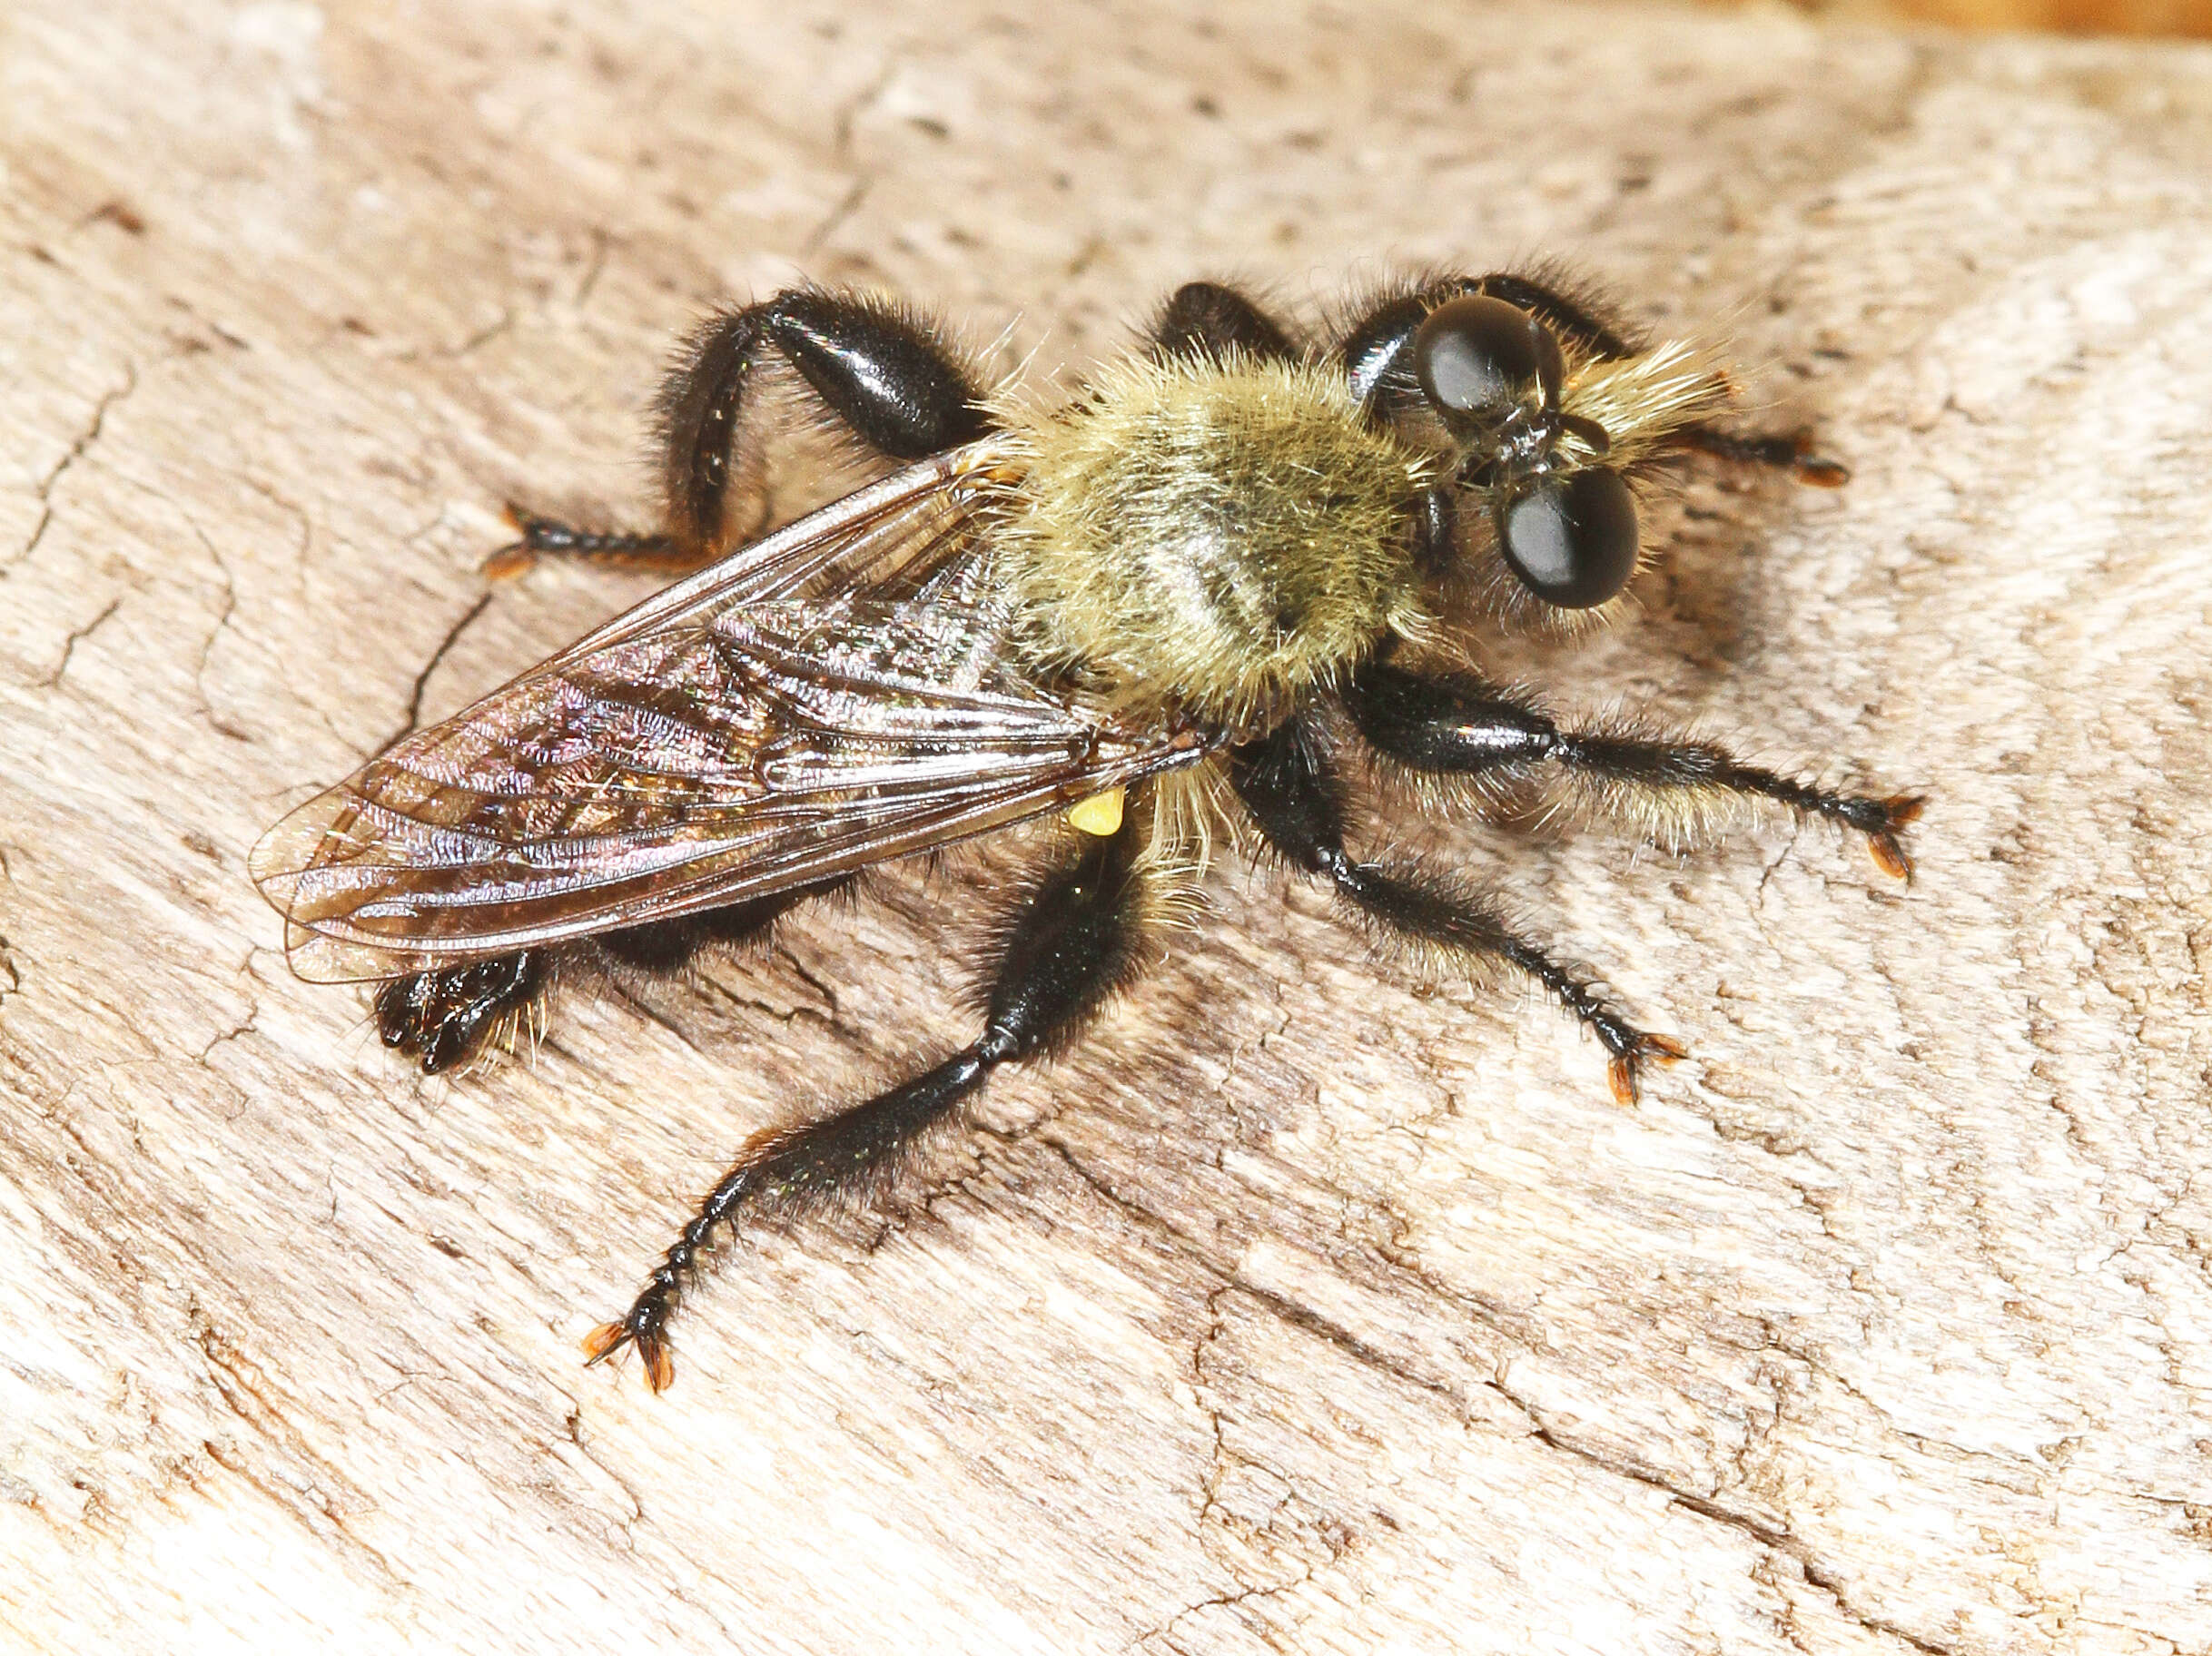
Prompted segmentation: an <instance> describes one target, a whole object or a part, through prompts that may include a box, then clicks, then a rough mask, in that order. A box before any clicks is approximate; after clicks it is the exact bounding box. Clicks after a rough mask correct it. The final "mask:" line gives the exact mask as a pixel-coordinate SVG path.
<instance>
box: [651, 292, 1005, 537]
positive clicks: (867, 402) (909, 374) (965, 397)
mask: <svg viewBox="0 0 2212 1656" xmlns="http://www.w3.org/2000/svg"><path fill="white" fill-rule="evenodd" d="M766 350H775V351H777V352H779V353H780V354H781V355H782V356H783V357H784V358H785V360H787V361H788V362H789V363H790V364H791V365H792V367H794V368H795V369H796V370H798V372H799V375H800V377H801V378H802V379H804V380H805V381H806V383H807V385H808V386H809V387H810V388H811V389H813V391H814V393H815V396H816V397H818V398H820V399H821V400H822V403H823V405H824V407H825V408H826V409H828V410H829V411H830V413H831V414H832V415H834V417H835V418H836V419H838V420H840V421H841V422H842V423H843V424H844V425H845V426H846V427H848V428H849V429H851V430H852V432H853V433H854V436H856V437H858V438H859V439H861V441H863V442H864V443H866V444H867V445H868V446H869V447H870V448H872V449H875V450H876V451H877V452H878V453H880V454H884V455H887V456H889V457H890V458H893V459H894V460H919V459H923V458H926V457H928V456H930V455H933V454H940V453H943V451H944V450H945V449H954V448H958V447H959V446H960V445H961V444H963V443H966V442H972V441H973V440H974V439H976V438H979V437H981V436H983V433H984V432H985V431H986V430H988V429H990V421H989V419H988V417H987V416H986V415H985V414H984V413H983V409H980V408H979V407H977V406H976V405H977V402H978V401H979V399H981V397H982V395H983V392H982V389H981V388H980V387H979V386H978V385H977V384H976V382H975V379H974V376H973V372H972V371H971V370H969V369H968V367H967V365H966V364H964V363H963V362H962V361H961V360H959V359H958V358H957V357H956V356H954V354H953V350H952V349H951V347H950V346H948V345H947V344H946V343H945V342H944V340H943V338H941V337H940V336H939V334H938V332H937V330H935V329H934V328H933V327H931V326H930V325H929V324H928V323H926V322H924V321H923V320H921V319H920V318H919V317H917V316H915V315H913V314H912V313H911V312H909V311H905V310H904V309H903V308H901V307H899V306H896V305H893V304H889V303H886V302H884V301H880V300H874V299H867V298H862V297H859V296H857V295H851V294H841V293H825V292H822V291H818V290H815V289H812V288H797V289H794V290H792V291H789V292H785V293H779V294H777V295H776V296H775V298H774V299H772V300H769V301H766V302H765V303H763V304H757V305H747V306H746V307H745V308H744V309H742V310H737V311H724V312H722V313H721V314H720V315H719V316H716V317H714V318H712V319H711V320H708V321H707V322H706V325H705V326H704V327H702V328H700V329H699V330H697V331H696V333H694V334H693V335H692V336H691V340H690V342H689V343H688V344H687V345H686V348H685V350H684V353H683V355H682V357H681V359H680V360H678V362H677V364H676V370H675V371H674V372H673V373H671V374H670V375H669V376H668V381H667V385H666V387H664V388H663V389H662V392H661V398H660V418H661V437H662V439H663V443H664V447H665V456H664V460H663V466H662V483H663V487H664V488H665V489H666V491H667V505H668V533H669V535H670V537H672V538H674V539H675V540H676V542H678V543H679V544H681V545H685V546H692V547H701V548H712V549H713V552H715V553H718V552H719V551H720V550H722V549H723V548H722V546H721V538H722V534H723V502H724V498H725V497H726V494H727V493H728V489H729V483H730V476H731V463H732V460H733V458H734V457H735V450H736V443H737V439H738V433H739V429H740V423H741V420H742V419H743V415H744V412H745V399H746V390H747V388H748V386H749V385H750V382H751V380H752V377H753V374H754V371H755V370H756V369H757V368H758V366H759V364H760V360H761V358H762V355H763V353H764V352H765V351H766Z"/></svg>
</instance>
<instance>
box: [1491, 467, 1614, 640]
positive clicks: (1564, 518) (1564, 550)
mask: <svg viewBox="0 0 2212 1656" xmlns="http://www.w3.org/2000/svg"><path fill="white" fill-rule="evenodd" d="M1497 544H1498V547H1499V549H1500V550H1501V551H1503V552H1504V553H1505V555H1506V562H1507V563H1508V564H1510V565H1512V567H1513V572H1514V574H1515V575H1516V576H1518V577H1520V580H1521V585H1523V586H1526V587H1527V588H1528V590H1529V591H1531V592H1533V593H1535V594H1536V596H1538V597H1539V598H1542V599H1543V600H1544V601H1545V603H1546V604H1549V605H1552V606H1555V608H1559V609H1591V608H1594V607H1595V606H1597V605H1600V604H1603V603H1604V602H1605V600H1606V599H1607V598H1610V597H1613V596H1615V595H1616V594H1617V593H1618V592H1619V591H1620V590H1621V588H1623V587H1624V586H1627V585H1628V577H1630V576H1632V575H1634V574H1635V572H1636V503H1635V499H1634V497H1633V496H1631V495H1630V494H1629V492H1628V485H1627V484H1625V483H1624V482H1622V481H1621V477H1620V474H1619V473H1618V472H1616V471H1615V470H1614V469H1613V468H1611V467H1609V466H1594V467H1591V468H1589V469H1587V470H1585V471H1575V472H1569V473H1567V474H1566V475H1565V477H1559V478H1546V479H1545V481H1543V482H1541V483H1539V484H1537V485H1536V487H1535V488H1531V489H1529V490H1527V491H1526V492H1525V493H1522V494H1518V495H1516V496H1514V497H1513V498H1511V499H1509V500H1507V501H1506V504H1505V505H1504V506H1503V507H1501V508H1499V510H1498V514H1497Z"/></svg>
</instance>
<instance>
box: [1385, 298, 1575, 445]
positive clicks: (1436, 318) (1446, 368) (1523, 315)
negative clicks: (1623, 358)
mask: <svg viewBox="0 0 2212 1656" xmlns="http://www.w3.org/2000/svg"><path fill="white" fill-rule="evenodd" d="M1413 371H1414V375H1415V377H1416V378H1417V379H1418V380H1420V382H1421V389H1422V391H1423V392H1424V393H1425V394H1426V395H1427V398H1428V400H1429V402H1430V403H1431V404H1432V405H1434V406H1435V408H1436V410H1437V413H1439V414H1441V415H1442V416H1443V417H1444V419H1445V422H1446V423H1447V425H1454V426H1461V425H1469V426H1484V425H1494V424H1496V422H1497V421H1499V420H1501V419H1504V418H1505V417H1506V415H1508V414H1510V413H1512V412H1513V410H1514V409H1516V408H1519V407H1521V406H1522V405H1524V404H1525V403H1526V402H1527V401H1528V400H1529V398H1530V393H1531V392H1534V393H1535V394H1536V397H1537V398H1539V399H1541V400H1542V406H1543V407H1545V408H1546V409H1556V408H1557V407H1558V406H1559V383H1560V381H1561V380H1563V379H1564V378H1565V365H1564V364H1563V363H1562V362H1561V360H1560V357H1559V341H1558V340H1555V339H1554V338H1552V330H1550V329H1548V328H1546V327H1545V325H1544V324H1543V323H1542V322H1539V321H1538V320H1536V318H1535V317H1533V316H1531V315H1529V314H1528V312H1527V311H1524V310H1522V309H1521V308H1520V307H1519V306H1518V305H1509V304H1507V303H1506V301H1504V300H1502V299H1481V298H1475V297H1469V298H1466V299H1455V300H1451V301H1447V302H1446V303H1444V304H1441V305H1438V306H1437V308H1436V309H1435V310H1434V311H1430V312H1429V313H1428V320H1426V321H1424V322H1423V323H1422V324H1421V326H1420V327H1419V329H1418V330H1416V332H1415V333H1414V336H1413Z"/></svg>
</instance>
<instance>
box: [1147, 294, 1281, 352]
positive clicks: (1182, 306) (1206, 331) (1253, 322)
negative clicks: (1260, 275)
mask: <svg viewBox="0 0 2212 1656" xmlns="http://www.w3.org/2000/svg"><path fill="white" fill-rule="evenodd" d="M1147 337H1148V338H1149V339H1150V340H1151V342H1152V350H1153V353H1154V354H1155V355H1157V356H1161V357H1182V358H1185V359H1192V360H1204V361H1217V362H1218V361H1220V360H1221V359H1223V358H1224V357H1227V356H1229V355H1231V354H1232V353H1233V354H1236V355H1240V356H1245V357H1250V358H1254V359H1258V360H1263V361H1278V362H1293V361H1296V360H1298V357H1299V348H1298V346H1297V344H1296V343H1295V342H1294V341H1293V340H1292V339H1291V338H1290V335H1289V332H1288V331H1287V330H1285V329H1284V328H1283V326H1282V324H1280V323H1279V322H1278V321H1277V320H1275V319H1274V318H1273V317H1271V316H1269V314H1268V313H1267V312H1266V311H1262V310H1261V309H1260V308H1259V305H1257V304H1256V303H1254V302H1253V301H1251V300H1249V299H1248V298H1246V297H1245V296H1244V295H1243V294H1241V293H1239V292H1238V291H1236V289H1234V288H1229V287H1224V286H1222V285H1221V284H1220V283H1219V282H1212V281H1187V282H1185V283H1184V284H1183V285H1182V286H1181V287H1180V288H1178V289H1176V290H1175V291H1174V293H1173V294H1172V295H1170V297H1169V300H1168V302H1167V303H1166V304H1164V305H1162V306H1161V307H1160V314H1159V316H1158V317H1157V318H1155V319H1154V320H1153V322H1152V326H1151V328H1150V330H1148V333H1147Z"/></svg>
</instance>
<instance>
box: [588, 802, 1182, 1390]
mask: <svg viewBox="0 0 2212 1656" xmlns="http://www.w3.org/2000/svg"><path fill="white" fill-rule="evenodd" d="M1133 821H1134V819H1133V816H1132V819H1131V825H1129V826H1124V827H1123V828H1122V829H1121V832H1119V833H1115V834H1113V835H1111V836H1110V837H1106V838H1095V837H1092V836H1091V835H1088V834H1086V835H1083V836H1081V844H1080V847H1079V849H1078V853H1077V855H1076V856H1075V858H1074V860H1073V861H1072V862H1071V863H1069V864H1068V865H1067V866H1065V867H1062V868H1061V869H1058V870H1056V871H1054V872H1052V873H1051V874H1050V875H1048V876H1047V877H1046V878H1045V879H1043V880H1042V881H1041V882H1038V883H1037V885H1036V886H1035V887H1034V888H1032V891H1031V892H1029V893H1028V895H1027V896H1026V897H1025V898H1024V899H1023V900H1022V902H1020V903H1019V904H1018V905H1017V906H1016V908H1015V909H1014V911H1013V912H1012V915H1011V916H1010V918H1009V921H1008V923H1007V925H1006V928H1005V931H1004V933H1003V937H1002V941H1001V942H1000V944H999V946H998V950H997V957H998V958H997V965H996V968H995V971H994V974H993V975H994V981H993V982H992V988H991V991H990V996H989V1000H988V1001H987V1002H986V1004H985V1007H984V1010H983V1033H982V1034H981V1035H980V1036H979V1037H978V1038H977V1039H976V1040H974V1041H973V1042H972V1043H971V1044H970V1045H968V1046H967V1047H964V1048H963V1049H962V1050H960V1051H959V1052H957V1053H955V1054H954V1055H953V1057H951V1058H949V1059H947V1060H944V1062H943V1063H941V1064H939V1065H938V1066H937V1067H936V1068H934V1069H930V1070H927V1071H925V1072H924V1073H923V1074H922V1075H920V1076H917V1077H915V1078H914V1079H912V1080H910V1081H906V1082H904V1083H902V1084H901V1085H899V1086H896V1087H894V1088H892V1089H890V1090H889V1091H887V1092H883V1093H879V1094H877V1095H876V1096H875V1097H874V1098H873V1099H868V1100H867V1101H865V1102H864V1103H861V1104H857V1105H854V1106H852V1107H851V1108H849V1109H844V1110H842V1111H840V1112H839V1113H838V1114H836V1115H834V1116H829V1117H825V1118H824V1119H821V1120H819V1121H812V1122H808V1123H807V1124H805V1126H803V1127H795V1128H790V1129H784V1130H782V1131H777V1132H770V1133H765V1134H762V1135H761V1136H760V1137H759V1138H755V1140H754V1141H753V1142H752V1143H751V1144H749V1145H747V1146H746V1149H745V1151H744V1153H743V1154H742V1155H741V1156H740V1157H739V1158H738V1160H737V1162H736V1166H734V1167H732V1168H730V1170H729V1171H728V1172H727V1173H726V1174H725V1175H724V1176H723V1178H722V1182H721V1183H719V1184H717V1185H716V1187H715V1188H714V1189H713V1191H711V1192H710V1193H709V1194H708V1196H707V1198H706V1200H705V1201H704V1202H703V1203H701V1204H700V1207H699V1210H698V1212H697V1213H696V1214H695V1215H694V1216H693V1217H692V1218H691V1221H690V1222H689V1223H688V1224H686V1226H685V1227H684V1229H683V1232H682V1234H681V1235H680V1236H678V1237H677V1238H676V1242H675V1244H674V1245H673V1246H672V1247H670V1248H669V1249H668V1252H667V1257H665V1258H663V1259H662V1261H661V1263H660V1264H659V1266H658V1267H656V1268H655V1270H654V1272H653V1274H652V1276H651V1277H649V1278H648V1279H647V1283H646V1286H645V1289H644V1291H643V1292H642V1293H640V1294H639V1295H638V1296H637V1300H636V1302H635V1303H634V1304H633V1305H632V1306H630V1308H629V1311H628V1312H627V1314H626V1315H625V1316H623V1318H622V1319H621V1320H620V1321H619V1322H613V1323H607V1324H604V1325H602V1326H600V1327H598V1328H596V1329H594V1330H593V1331H592V1333H591V1334H590V1336H588V1338H587V1339H586V1341H585V1343H584V1349H585V1351H586V1353H587V1354H588V1356H589V1357H590V1360H591V1361H592V1362H594V1363H597V1362H601V1361H603V1360H604V1359H606V1358H607V1357H609V1356H611V1355H614V1354H615V1353H616V1352H617V1351H619V1350H620V1349H621V1348H622V1347H623V1346H633V1345H634V1346H637V1350H638V1354H639V1355H641V1356H642V1357H643V1358H644V1359H645V1372H646V1381H647V1385H650V1386H651V1387H652V1388H653V1389H654V1390H655V1391H661V1390H663V1389H665V1388H666V1387H667V1385H668V1383H669V1381H670V1380H671V1379H672V1378H673V1377H674V1375H675V1365H674V1362H673V1360H672V1359H671V1357H670V1355H669V1351H668V1339H667V1328H668V1322H669V1319H670V1318H671V1317H672V1316H674V1315H675V1314H676V1305H677V1303H678V1301H679V1300H680V1298H681V1297H682V1295H683V1291H684V1288H685V1286H686V1284H687V1283H688V1282H689V1281H690V1279H691V1277H692V1275H693V1273H694V1272H695V1271H696V1269H697V1267H698V1259H699V1254H700V1251H701V1250H702V1249H703V1248H704V1247H706V1244H707V1241H708V1239H709V1237H711V1236H712V1235H713V1234H714V1232H715V1230H716V1227H719V1226H722V1225H724V1224H726V1223H728V1222H730V1221H731V1220H733V1219H735V1218H736V1217H740V1216H748V1215H759V1216H762V1217H784V1216H788V1215H791V1214H794V1213H798V1212H802V1211H804V1210H805V1209H806V1208H808V1207H815V1206H818V1205H820V1204H823V1203H825V1202H829V1201H834V1200H835V1199H836V1198H839V1197H842V1196H846V1195H851V1194H854V1193H857V1192H861V1191H864V1190H866V1189H868V1188H871V1187H874V1186H877V1185H880V1184H881V1183H882V1182H884V1180H886V1179H887V1178H890V1177H891V1176H892V1175H893V1174H894V1173H895V1172H896V1171H897V1169H898V1168H899V1167H900V1166H901V1165H902V1164H903V1163H904V1160H905V1158H906V1156H907V1154H908V1152H909V1151H911V1150H912V1149H913V1148H914V1146H915V1145H916V1144H917V1143H919V1142H920V1141H921V1140H922V1138H923V1137H924V1136H926V1135H927V1134H928V1133H929V1132H930V1130H931V1129H933V1128H935V1127H938V1126H940V1125H942V1124H943V1123H944V1122H945V1121H947V1120H948V1119H951V1118H952V1117H953V1114H954V1112H955V1111H956V1110H957V1109H958V1108H959V1106H960V1103H961V1100H962V1099H965V1098H967V1097H968V1095H969V1094H971V1093H973V1092H974V1091H975V1090H976V1089H977V1088H979V1087H981V1086H982V1085H983V1080H984V1079H985V1078H986V1077H987V1076H988V1075H989V1074H990V1073H991V1071H992V1070H993V1069H996V1068H998V1066H999V1065H1001V1064H1004V1063H1013V1062H1018V1061H1020V1060H1023V1059H1026V1058H1031V1057H1033V1056H1035V1055H1036V1054H1037V1053H1039V1052H1045V1051H1056V1050H1060V1049H1062V1048H1063V1047H1064V1046H1066V1045H1067V1044H1068V1043H1069V1042H1070V1041H1071V1040H1074V1039H1075V1037H1076V1036H1077V1035H1078V1034H1079V1033H1080V1032H1081V1030H1082V1028H1083V1026H1084V1025H1085V1024H1086V1023H1087V1022H1088V1021H1089V1020H1090V1019H1091V1016H1092V1015H1093V1014H1094V1013H1095V1012H1096V1011H1097V1010H1098V1009H1099V1007H1100V1006H1101V1003H1102V1002H1103V1001H1104V1000H1106V999H1107V997H1108V996H1109V995H1111V993H1112V992H1113V991H1115V990H1116V989H1118V988H1120V987H1121V985H1122V984H1124V983H1126V982H1127V981H1129V980H1130V978H1131V977H1132V976H1133V975H1134V973H1135V971H1136V968H1137V966H1138V964H1139V945H1140V937H1141V912H1142V909H1143V893H1142V889H1141V878H1140V876H1139V875H1137V874H1136V872H1134V861H1135V856H1136V852H1137V849H1138V839H1137V835H1136V832H1135V830H1134V827H1133Z"/></svg>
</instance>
